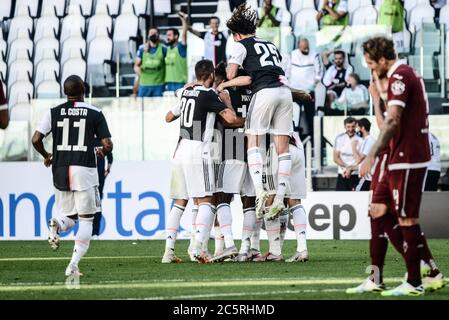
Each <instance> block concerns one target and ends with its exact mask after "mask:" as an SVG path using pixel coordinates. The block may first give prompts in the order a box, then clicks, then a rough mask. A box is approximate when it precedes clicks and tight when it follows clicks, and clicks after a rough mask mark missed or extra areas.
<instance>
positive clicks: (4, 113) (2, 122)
mask: <svg viewBox="0 0 449 320" xmlns="http://www.w3.org/2000/svg"><path fill="white" fill-rule="evenodd" d="M8 124H9V113H8V101H6V95H5V93H4V92H3V82H1V81H0V129H6V128H7V127H8Z"/></svg>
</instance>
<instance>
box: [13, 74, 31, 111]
mask: <svg viewBox="0 0 449 320" xmlns="http://www.w3.org/2000/svg"><path fill="white" fill-rule="evenodd" d="M33 93H34V87H33V84H32V83H31V81H28V80H22V81H16V82H14V83H13V84H12V85H11V86H10V87H9V90H8V103H9V105H10V107H11V108H13V107H14V106H15V105H16V104H19V103H29V101H30V99H31V98H32V97H33Z"/></svg>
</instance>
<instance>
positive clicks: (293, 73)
mask: <svg viewBox="0 0 449 320" xmlns="http://www.w3.org/2000/svg"><path fill="white" fill-rule="evenodd" d="M323 73H324V70H323V64H322V62H321V58H320V55H319V54H317V53H316V52H313V51H310V47H309V40H307V39H306V38H302V39H300V40H299V41H298V48H297V49H295V50H293V51H292V53H291V57H290V60H289V63H288V66H287V70H286V74H287V77H288V79H289V83H290V87H292V88H294V89H298V90H304V91H307V92H309V94H310V95H311V96H312V100H311V101H308V102H305V103H304V113H305V117H306V118H305V119H306V123H307V127H308V131H309V132H308V134H309V135H312V136H313V117H314V116H315V99H314V98H315V86H316V85H317V83H319V82H320V81H321V78H322V77H323ZM303 134H304V133H303V132H301V135H303Z"/></svg>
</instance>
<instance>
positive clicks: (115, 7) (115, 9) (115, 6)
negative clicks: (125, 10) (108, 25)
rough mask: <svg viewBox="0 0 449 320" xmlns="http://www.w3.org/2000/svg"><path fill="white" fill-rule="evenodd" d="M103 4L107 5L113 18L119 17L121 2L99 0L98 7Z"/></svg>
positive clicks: (118, 0) (116, 0)
mask: <svg viewBox="0 0 449 320" xmlns="http://www.w3.org/2000/svg"><path fill="white" fill-rule="evenodd" d="M101 4H107V6H108V8H109V14H110V15H111V16H117V15H118V14H119V13H120V0H97V6H98V5H101Z"/></svg>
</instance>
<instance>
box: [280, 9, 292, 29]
mask: <svg viewBox="0 0 449 320" xmlns="http://www.w3.org/2000/svg"><path fill="white" fill-rule="evenodd" d="M291 23H292V15H291V13H290V12H289V11H288V10H284V11H282V20H281V26H284V27H289V26H290V25H291Z"/></svg>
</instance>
